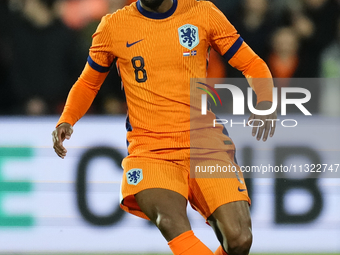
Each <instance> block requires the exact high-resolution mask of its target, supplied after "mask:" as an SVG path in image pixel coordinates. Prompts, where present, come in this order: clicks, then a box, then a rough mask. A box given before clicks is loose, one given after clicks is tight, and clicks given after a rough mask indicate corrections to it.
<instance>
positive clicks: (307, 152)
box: [0, 115, 340, 253]
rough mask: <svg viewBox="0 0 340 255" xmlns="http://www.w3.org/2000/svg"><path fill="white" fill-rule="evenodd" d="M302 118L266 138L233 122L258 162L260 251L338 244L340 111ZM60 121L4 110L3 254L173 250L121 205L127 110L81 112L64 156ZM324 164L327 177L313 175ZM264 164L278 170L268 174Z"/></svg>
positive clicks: (194, 218)
mask: <svg viewBox="0 0 340 255" xmlns="http://www.w3.org/2000/svg"><path fill="white" fill-rule="evenodd" d="M300 118H301V116H300V117H299V116H296V117H294V119H296V120H297V121H298V123H299V125H298V127H296V128H294V132H292V129H288V128H283V127H280V126H279V127H278V128H277V131H276V132H277V133H276V135H275V136H274V137H273V138H271V139H269V140H268V141H267V142H266V143H263V142H258V141H256V140H255V139H254V138H253V137H252V136H251V131H250V128H239V127H238V126H235V127H228V129H229V133H230V135H231V137H232V138H233V140H234V142H235V144H236V147H237V159H238V161H239V165H240V166H243V167H244V169H245V172H246V169H252V168H253V169H258V170H261V171H259V172H256V173H254V172H252V171H250V170H249V173H248V174H250V175H248V177H250V178H249V179H248V180H247V182H248V188H249V192H250V197H251V198H252V206H251V212H252V220H253V228H254V229H253V233H254V243H253V248H252V251H253V252H340V243H339V239H340V214H339V209H340V205H339V201H340V178H338V177H339V172H340V169H338V168H337V165H338V164H339V163H340V157H339V155H340V144H339V142H338V141H340V134H339V132H338V130H339V126H340V120H338V119H331V118H323V117H319V116H314V115H313V116H311V117H309V118H308V119H306V118H302V119H300ZM224 119H230V116H229V118H228V116H224ZM233 119H235V120H236V121H237V117H235V116H233ZM56 122H57V119H56V118H0V253H9V252H42V253H44V252H60V253H61V252H118V253H123V252H169V251H170V250H169V248H168V246H167V243H166V241H165V240H163V238H162V237H161V235H160V233H159V232H158V230H157V229H156V228H155V227H154V226H152V225H151V224H150V223H149V222H148V221H145V220H142V219H139V218H137V217H135V216H131V215H129V214H126V213H124V212H123V211H122V210H120V208H119V204H118V202H119V187H120V179H121V175H122V169H121V166H120V162H121V160H122V158H123V157H124V156H125V155H126V139H125V135H126V131H125V128H124V127H125V126H124V123H125V118H124V117H107V118H99V117H85V118H84V119H82V120H81V121H80V122H79V123H78V124H76V126H75V130H74V134H73V135H72V138H71V140H70V141H66V142H65V146H66V147H67V149H68V155H67V157H66V158H65V159H64V160H62V159H60V158H58V157H57V156H56V155H55V153H54V151H53V149H52V141H51V132H52V131H53V128H54V125H55V123H56ZM320 123H327V125H326V126H325V125H321V124H320ZM285 167H287V168H285ZM319 167H320V169H321V170H322V171H323V170H324V169H325V171H328V173H329V174H328V175H327V176H325V178H323V175H322V174H323V173H320V174H319V175H317V176H318V177H320V178H315V177H316V175H315V174H314V175H311V171H312V168H313V169H314V170H315V171H316V170H317V168H319ZM288 168H289V169H290V171H289V172H288V171H287V172H285V171H284V169H288ZM294 168H295V172H294V171H293V170H294ZM275 169H276V170H277V171H276V170H275ZM280 169H281V170H280ZM292 169H293V170H292ZM300 169H301V171H300ZM336 169H337V172H338V174H337V175H336V173H335V171H336ZM263 171H267V172H268V171H271V174H272V178H261V172H263ZM332 174H334V175H332ZM266 176H267V175H266ZM310 177H313V178H310ZM326 177H327V178H326ZM332 177H333V178H332ZM188 213H189V218H190V220H191V222H192V226H193V229H194V231H195V233H196V234H197V236H198V237H199V238H201V239H202V240H203V241H204V242H205V243H206V244H207V245H208V246H209V247H210V248H211V249H215V248H216V247H217V246H218V243H217V241H216V238H215V237H214V233H213V231H212V230H211V229H210V227H209V226H207V225H206V224H205V222H204V220H203V219H202V218H201V216H200V215H199V214H198V213H196V212H195V211H193V210H192V209H191V208H188Z"/></svg>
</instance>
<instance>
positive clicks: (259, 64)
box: [208, 3, 277, 141]
mask: <svg viewBox="0 0 340 255" xmlns="http://www.w3.org/2000/svg"><path fill="white" fill-rule="evenodd" d="M208 4H209V5H210V8H209V29H210V30H209V40H210V44H211V46H212V47H213V48H214V49H215V50H216V51H217V52H219V53H220V54H221V55H222V56H223V57H224V59H225V60H226V61H228V62H229V64H230V65H231V66H233V67H234V68H237V69H238V70H240V71H242V73H243V75H244V76H245V77H246V78H247V80H248V82H249V85H250V86H251V87H252V88H253V90H254V91H255V93H256V96H257V105H256V107H255V108H256V109H257V110H268V109H270V108H271V106H272V101H273V99H272V94H273V88H274V85H273V79H272V75H271V73H270V71H269V68H268V66H267V64H266V63H265V62H264V61H263V60H262V59H261V58H260V57H259V56H258V55H257V54H256V53H255V52H254V51H253V50H252V49H251V48H250V47H249V46H248V45H247V44H246V43H245V42H244V41H243V39H242V37H241V36H240V35H239V34H238V33H237V31H236V29H235V28H234V26H233V25H232V24H231V23H230V22H229V21H228V19H227V18H226V17H225V16H224V14H223V13H222V12H221V11H220V10H218V8H217V7H215V6H214V5H213V4H212V3H208ZM276 118H277V113H276V111H274V112H273V113H272V114H269V115H263V116H262V115H255V114H252V115H251V116H250V118H249V121H251V120H262V121H263V123H264V125H262V126H261V127H258V128H257V127H256V126H260V125H259V122H260V121H253V123H252V125H253V126H254V127H253V129H252V135H253V136H256V138H257V140H261V138H262V139H263V141H266V140H267V138H268V135H270V137H272V136H273V135H274V132H275V127H276V126H275V121H266V120H273V119H275V120H276ZM250 123H251V122H250Z"/></svg>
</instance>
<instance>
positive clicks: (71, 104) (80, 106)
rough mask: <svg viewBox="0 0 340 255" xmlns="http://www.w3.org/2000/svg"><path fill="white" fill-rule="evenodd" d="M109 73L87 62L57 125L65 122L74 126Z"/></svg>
mask: <svg viewBox="0 0 340 255" xmlns="http://www.w3.org/2000/svg"><path fill="white" fill-rule="evenodd" d="M107 75H108V73H99V72H97V71H95V70H93V69H92V67H90V66H89V64H88V63H87V64H86V66H85V68H84V71H83V72H82V74H81V76H80V77H79V79H78V81H77V82H76V83H75V84H74V85H73V87H72V89H71V91H70V93H69V95H68V97H67V101H66V105H65V107H64V112H63V114H62V115H61V117H60V119H59V121H58V123H57V126H59V125H60V124H61V123H64V122H66V123H69V124H71V125H72V126H73V125H74V124H75V123H76V122H77V121H78V120H79V119H80V118H81V117H82V116H83V115H84V114H85V113H86V112H87V110H88V109H89V108H90V106H91V104H92V102H93V100H94V98H95V97H96V95H97V93H98V91H99V89H100V87H101V85H102V83H103V82H104V80H105V78H106V76H107ZM75 106H76V107H75Z"/></svg>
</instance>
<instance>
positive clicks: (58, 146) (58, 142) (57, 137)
mask: <svg viewBox="0 0 340 255" xmlns="http://www.w3.org/2000/svg"><path fill="white" fill-rule="evenodd" d="M61 133H62V132H58V131H57V130H55V131H53V133H52V137H53V148H54V150H55V152H56V153H57V154H58V156H65V155H66V152H67V150H66V149H65V148H64V146H63V142H62V139H61V136H62V135H61Z"/></svg>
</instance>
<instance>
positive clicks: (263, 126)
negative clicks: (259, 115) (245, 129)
mask: <svg viewBox="0 0 340 255" xmlns="http://www.w3.org/2000/svg"><path fill="white" fill-rule="evenodd" d="M260 120H261V121H258V126H259V127H258V132H257V137H256V139H257V140H258V141H260V140H261V137H262V134H263V131H264V128H265V122H264V121H263V120H262V119H260Z"/></svg>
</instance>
